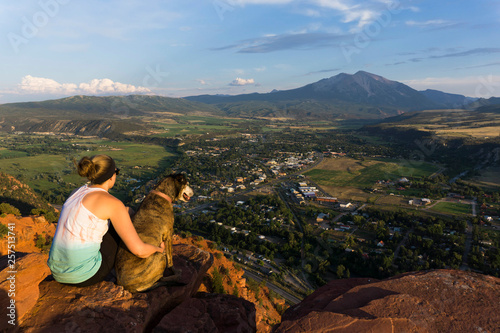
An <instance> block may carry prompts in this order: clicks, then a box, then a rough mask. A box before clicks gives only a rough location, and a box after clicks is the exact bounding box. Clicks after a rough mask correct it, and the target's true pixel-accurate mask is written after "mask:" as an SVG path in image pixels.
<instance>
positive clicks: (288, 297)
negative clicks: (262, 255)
mask: <svg viewBox="0 0 500 333" xmlns="http://www.w3.org/2000/svg"><path fill="white" fill-rule="evenodd" d="M244 270H245V274H244V275H243V276H244V277H249V278H251V279H253V280H255V281H257V282H259V283H260V282H261V281H262V280H264V278H263V277H261V276H260V275H258V274H255V273H254V272H251V271H249V270H246V269H244ZM266 287H268V288H269V289H271V290H272V291H274V292H275V293H277V294H278V295H280V296H281V297H283V298H284V299H285V300H286V301H287V303H289V304H291V305H295V304H297V303H300V302H301V301H302V300H301V299H300V298H298V297H296V296H294V295H292V294H290V293H289V292H287V291H285V290H283V289H281V287H279V286H277V285H275V284H274V283H272V282H269V281H267V280H266Z"/></svg>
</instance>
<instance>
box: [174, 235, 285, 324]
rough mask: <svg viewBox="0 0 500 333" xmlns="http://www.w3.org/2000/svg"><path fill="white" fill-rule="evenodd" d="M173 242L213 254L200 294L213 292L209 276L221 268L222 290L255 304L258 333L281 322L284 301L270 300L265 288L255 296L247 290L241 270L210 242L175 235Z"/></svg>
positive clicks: (199, 238) (261, 288)
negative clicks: (223, 272) (224, 272)
mask: <svg viewBox="0 0 500 333" xmlns="http://www.w3.org/2000/svg"><path fill="white" fill-rule="evenodd" d="M173 242H174V244H176V243H177V244H192V245H194V246H196V247H199V248H201V249H203V250H204V251H207V252H210V253H212V254H213V256H214V264H213V265H212V267H211V268H210V269H209V270H208V272H207V273H208V274H207V276H206V279H205V280H204V282H203V283H202V285H201V287H200V289H199V291H200V292H208V293H213V292H214V290H213V289H212V286H211V283H210V276H212V275H213V272H214V270H215V269H219V270H220V268H221V267H222V268H224V270H225V271H226V272H227V273H226V274H225V277H224V279H223V281H222V282H223V287H224V290H225V291H226V292H227V293H228V294H232V295H234V294H236V295H238V296H239V297H241V298H243V299H245V300H247V301H250V302H252V303H253V304H255V308H256V322H257V331H258V332H262V333H265V332H270V331H271V330H272V327H273V326H274V325H276V324H278V323H279V322H280V321H281V315H280V313H279V311H278V308H280V309H286V305H285V300H284V299H280V298H275V299H274V298H272V297H271V296H270V292H269V289H268V288H267V287H265V286H261V287H260V288H259V292H258V295H255V293H254V292H252V291H251V290H250V289H249V288H248V286H247V283H246V279H245V278H244V277H243V274H245V272H244V271H243V270H242V269H241V268H237V267H236V266H235V264H234V262H233V261H231V260H229V259H227V258H226V257H225V256H224V254H223V253H222V252H221V251H219V250H217V249H215V247H214V246H212V244H213V243H212V242H211V241H208V240H206V239H202V238H201V237H188V238H182V237H180V236H178V235H175V236H174V239H173Z"/></svg>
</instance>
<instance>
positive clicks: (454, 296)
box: [275, 270, 500, 333]
mask: <svg viewBox="0 0 500 333" xmlns="http://www.w3.org/2000/svg"><path fill="white" fill-rule="evenodd" d="M342 281H344V283H347V284H349V283H352V284H353V285H355V286H353V287H352V288H350V289H349V290H347V291H345V292H343V293H339V291H340V290H339V288H338V287H339V285H340V284H341V283H342ZM348 287H349V286H348ZM335 289H337V290H336V291H335ZM499 299H500V279H498V278H495V277H491V276H486V275H481V274H476V273H470V272H463V271H455V270H435V271H428V272H416V273H407V274H403V275H400V276H397V277H394V278H390V279H387V280H383V281H376V282H373V283H369V281H368V280H367V279H365V281H362V280H359V279H358V281H354V282H353V281H352V279H350V280H349V279H348V280H336V281H332V282H330V283H328V284H326V285H325V286H323V287H321V288H320V289H318V290H317V291H316V292H314V293H313V294H311V295H310V296H308V297H307V298H306V299H304V300H303V301H302V302H301V303H300V304H299V305H297V306H294V307H293V308H290V309H289V310H287V312H286V313H285V315H284V316H283V321H282V323H281V324H280V325H279V326H278V327H277V328H276V329H275V332H287V333H291V332H292V333H293V332H350V333H351V332H352V333H356V332H377V333H379V332H380V333H384V332H497V331H498V327H499V326H498V323H499V322H500V302H499Z"/></svg>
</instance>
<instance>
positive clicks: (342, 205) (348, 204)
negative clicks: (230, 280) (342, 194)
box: [340, 202, 353, 208]
mask: <svg viewBox="0 0 500 333" xmlns="http://www.w3.org/2000/svg"><path fill="white" fill-rule="evenodd" d="M352 206H353V205H352V203H350V202H348V203H345V204H343V203H341V204H340V208H352Z"/></svg>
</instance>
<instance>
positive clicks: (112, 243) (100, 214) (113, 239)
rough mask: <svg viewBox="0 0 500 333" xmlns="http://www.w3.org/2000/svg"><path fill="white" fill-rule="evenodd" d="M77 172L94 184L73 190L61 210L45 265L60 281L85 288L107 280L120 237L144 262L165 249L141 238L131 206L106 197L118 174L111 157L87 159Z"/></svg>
mask: <svg viewBox="0 0 500 333" xmlns="http://www.w3.org/2000/svg"><path fill="white" fill-rule="evenodd" d="M77 169H78V174H79V175H80V176H82V177H86V178H87V179H88V180H90V184H86V185H84V186H82V187H80V188H78V189H77V190H76V191H74V192H73V193H72V194H71V195H70V196H69V198H68V199H67V200H66V202H65V203H64V205H63V207H62V211H61V214H60V217H59V221H58V223H57V229H56V233H55V235H54V239H53V241H52V247H51V248H50V253H49V260H48V261H47V263H48V265H49V268H50V270H51V272H52V276H53V277H54V279H55V280H56V281H58V282H61V283H65V284H71V285H76V286H81V287H85V286H90V285H92V284H95V283H97V282H100V281H103V280H104V278H105V277H106V276H107V275H108V273H109V272H110V271H111V269H112V268H113V266H114V263H115V257H116V252H117V250H118V243H119V241H120V238H121V240H122V241H123V242H124V243H125V245H126V246H127V248H128V249H129V250H130V252H132V253H133V254H135V255H136V256H138V257H140V258H147V257H149V256H150V255H152V254H153V253H156V252H163V251H164V249H165V245H164V244H163V243H161V244H157V245H159V246H156V245H152V244H146V243H144V242H143V241H142V240H141V239H140V238H139V235H138V234H137V232H136V230H135V228H134V226H133V224H132V221H131V220H130V215H129V212H128V209H127V207H125V205H124V204H123V203H122V202H121V201H120V200H119V199H117V198H115V197H114V196H112V195H111V194H109V193H108V191H109V189H111V188H112V187H113V186H114V185H115V181H116V176H117V175H118V173H119V171H120V169H118V168H116V165H115V161H114V160H113V159H112V158H111V157H109V156H107V155H96V156H93V157H83V158H82V159H81V160H80V161H79V162H78V165H77ZM109 220H111V225H109ZM118 236H119V237H118Z"/></svg>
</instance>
